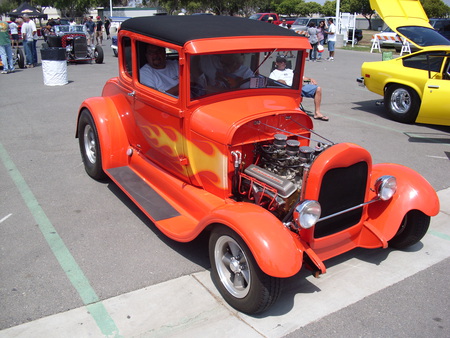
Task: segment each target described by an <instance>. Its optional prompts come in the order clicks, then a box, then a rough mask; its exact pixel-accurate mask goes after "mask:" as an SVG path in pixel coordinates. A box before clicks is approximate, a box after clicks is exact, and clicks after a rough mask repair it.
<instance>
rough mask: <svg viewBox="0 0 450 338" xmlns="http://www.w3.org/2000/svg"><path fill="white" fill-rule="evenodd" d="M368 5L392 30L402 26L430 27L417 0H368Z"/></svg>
mask: <svg viewBox="0 0 450 338" xmlns="http://www.w3.org/2000/svg"><path fill="white" fill-rule="evenodd" d="M370 6H371V7H372V9H374V10H376V11H377V13H378V15H379V16H380V17H381V18H382V19H383V21H384V22H385V23H386V25H388V26H389V27H390V28H391V29H392V30H396V29H397V27H402V26H420V27H428V28H432V27H431V25H430V24H429V23H428V17H427V14H426V13H425V11H424V10H423V7H422V4H421V3H420V1H419V0H370Z"/></svg>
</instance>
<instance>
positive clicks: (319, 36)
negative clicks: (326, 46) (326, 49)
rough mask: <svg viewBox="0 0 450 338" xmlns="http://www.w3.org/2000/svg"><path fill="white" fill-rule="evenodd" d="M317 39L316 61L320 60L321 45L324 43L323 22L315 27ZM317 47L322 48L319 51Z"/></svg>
mask: <svg viewBox="0 0 450 338" xmlns="http://www.w3.org/2000/svg"><path fill="white" fill-rule="evenodd" d="M317 39H318V40H319V43H318V44H317V52H318V54H317V60H321V59H322V52H323V43H324V41H325V21H324V20H322V21H320V22H319V26H318V27H317ZM319 45H320V46H322V48H321V49H320V50H319Z"/></svg>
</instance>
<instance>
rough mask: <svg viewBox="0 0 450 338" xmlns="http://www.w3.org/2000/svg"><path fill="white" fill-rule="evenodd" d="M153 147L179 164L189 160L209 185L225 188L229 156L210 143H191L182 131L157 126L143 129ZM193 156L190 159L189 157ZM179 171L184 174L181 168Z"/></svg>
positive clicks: (146, 126)
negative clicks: (184, 159)
mask: <svg viewBox="0 0 450 338" xmlns="http://www.w3.org/2000/svg"><path fill="white" fill-rule="evenodd" d="M141 129H142V131H143V133H144V136H145V138H146V139H147V141H148V142H149V144H150V145H151V146H152V147H154V148H157V149H158V150H159V151H160V152H161V153H163V154H164V155H165V156H168V157H171V158H172V159H173V160H175V161H180V160H181V159H183V158H188V160H189V168H190V169H191V171H192V173H193V174H194V175H197V176H198V177H199V178H200V180H201V181H202V182H203V185H205V184H206V183H207V182H209V184H212V185H214V186H216V187H218V188H221V189H224V188H225V187H226V182H227V163H228V157H227V156H225V155H224V154H222V152H221V151H220V150H219V149H218V148H217V147H216V146H215V145H214V144H213V143H212V142H209V141H206V140H197V141H195V143H194V142H192V141H189V140H187V139H186V138H185V137H184V136H183V135H182V134H181V133H180V132H179V131H178V130H176V129H175V128H173V127H169V126H158V125H155V124H150V125H145V126H141ZM187 154H189V156H187ZM177 171H179V172H181V171H182V170H180V168H178V169H177Z"/></svg>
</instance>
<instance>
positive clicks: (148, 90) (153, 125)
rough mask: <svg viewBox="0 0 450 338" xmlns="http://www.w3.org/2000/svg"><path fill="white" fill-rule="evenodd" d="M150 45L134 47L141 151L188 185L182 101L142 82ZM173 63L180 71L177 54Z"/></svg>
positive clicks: (140, 42) (135, 110)
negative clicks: (147, 50)
mask: <svg viewBox="0 0 450 338" xmlns="http://www.w3.org/2000/svg"><path fill="white" fill-rule="evenodd" d="M147 45H148V43H146V42H143V41H136V44H135V55H136V61H137V68H136V69H137V72H138V74H137V76H136V77H135V79H136V81H135V89H136V90H135V93H134V95H135V100H134V109H133V115H134V119H135V122H136V126H137V128H138V130H139V132H140V133H141V135H142V136H143V142H142V144H140V145H139V148H140V151H141V153H142V154H144V156H145V157H147V158H148V159H149V160H151V161H152V162H155V163H157V164H158V165H159V166H161V167H163V168H164V169H166V170H167V171H169V172H171V173H172V174H173V175H175V176H177V177H179V178H180V179H182V180H184V181H189V175H188V173H187V159H186V156H185V148H186V140H185V138H184V133H183V117H182V115H183V114H182V110H181V108H180V106H181V103H180V98H179V96H178V95H172V94H169V93H168V92H167V91H162V90H161V89H158V88H152V87H150V86H149V85H148V83H147V84H144V83H146V81H145V80H144V78H143V76H144V75H143V74H144V73H143V70H142V67H143V66H144V65H145V64H146V63H147V62H146V55H145V54H146V47H147ZM159 46H160V47H164V49H165V47H166V46H164V44H160V45H159ZM166 58H168V55H167V54H166ZM170 62H172V63H173V62H176V63H177V67H178V69H179V67H180V66H179V62H178V53H172V54H171V60H170ZM167 67H168V66H167ZM179 73H180V71H179ZM179 73H178V74H179Z"/></svg>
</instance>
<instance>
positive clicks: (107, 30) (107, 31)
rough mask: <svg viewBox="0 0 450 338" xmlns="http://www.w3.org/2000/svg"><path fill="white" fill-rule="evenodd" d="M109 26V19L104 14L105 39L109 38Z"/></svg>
mask: <svg viewBox="0 0 450 338" xmlns="http://www.w3.org/2000/svg"><path fill="white" fill-rule="evenodd" d="M110 27H111V21H109V19H108V18H107V17H106V16H105V33H106V40H109V39H111V34H110V33H109V28H110Z"/></svg>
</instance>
